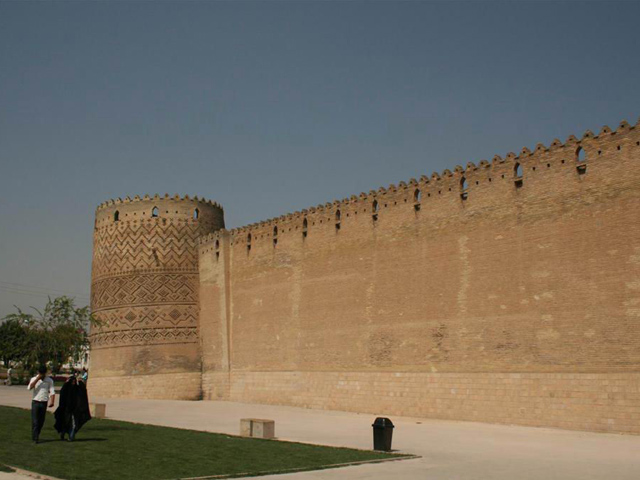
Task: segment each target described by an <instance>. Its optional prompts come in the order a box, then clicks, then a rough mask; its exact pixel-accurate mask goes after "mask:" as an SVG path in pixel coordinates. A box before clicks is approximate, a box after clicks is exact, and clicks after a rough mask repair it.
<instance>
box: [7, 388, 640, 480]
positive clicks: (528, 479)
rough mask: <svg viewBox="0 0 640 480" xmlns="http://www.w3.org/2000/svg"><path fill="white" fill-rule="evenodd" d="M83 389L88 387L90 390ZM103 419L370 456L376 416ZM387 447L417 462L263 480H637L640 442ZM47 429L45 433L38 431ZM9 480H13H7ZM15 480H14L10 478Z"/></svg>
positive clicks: (410, 428) (479, 436)
mask: <svg viewBox="0 0 640 480" xmlns="http://www.w3.org/2000/svg"><path fill="white" fill-rule="evenodd" d="M89 386H90V385H89ZM91 401H96V402H97V401H103V402H104V403H106V404H107V416H108V417H109V418H112V419H117V420H126V421H131V422H139V423H149V424H154V425H165V426H170V427H179V428H188V429H193V430H204V431H210V432H220V433H229V434H236V435H237V434H238V433H239V430H240V418H243V417H254V418H270V419H273V420H275V422H276V436H277V437H278V438H280V439H283V440H292V441H300V442H308V443H317V444H322V445H334V446H345V447H354V448H365V449H370V448H371V447H372V429H371V423H372V422H373V420H374V418H375V415H369V414H356V413H345V412H334V411H325V410H307V409H302V408H295V407H280V406H273V405H252V404H243V403H233V402H183V401H173V400H124V399H107V400H101V399H98V398H92V399H91ZM0 404H2V405H12V406H17V407H25V408H26V407H28V406H29V405H30V396H29V394H28V392H27V390H26V388H25V387H3V386H0ZM392 420H393V423H394V424H395V425H396V428H395V430H394V434H393V447H394V449H398V450H399V451H401V452H404V453H412V454H416V455H420V456H421V457H422V458H419V459H415V460H404V461H398V462H387V463H381V464H372V465H362V466H353V467H347V468H340V469H332V470H321V471H316V472H305V473H295V474H287V475H274V476H269V477H266V478H269V480H316V479H327V480H329V479H336V480H337V479H353V480H355V479H370V480H382V479H385V480H386V479H389V478H395V479H402V480H405V479H407V480H413V479H415V480H425V479H428V480H540V479H545V480H555V479H558V480H560V479H562V480H572V479H575V480H610V479H615V480H638V479H639V478H640V436H630V435H629V436H627V435H614V434H602V433H586V432H571V431H565V430H553V429H545V428H529V427H514V426H503V425H487V424H482V423H472V422H452V421H442V420H427V419H413V418H407V417H393V418H392ZM45 428H46V427H45ZM0 480H4V477H0ZM12 480H13V477H12ZM15 480H17V479H15Z"/></svg>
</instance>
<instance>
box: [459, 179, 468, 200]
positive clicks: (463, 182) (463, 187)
mask: <svg viewBox="0 0 640 480" xmlns="http://www.w3.org/2000/svg"><path fill="white" fill-rule="evenodd" d="M467 198H469V192H468V190H467V179H466V178H464V177H462V178H461V179H460V199H461V200H466V199H467Z"/></svg>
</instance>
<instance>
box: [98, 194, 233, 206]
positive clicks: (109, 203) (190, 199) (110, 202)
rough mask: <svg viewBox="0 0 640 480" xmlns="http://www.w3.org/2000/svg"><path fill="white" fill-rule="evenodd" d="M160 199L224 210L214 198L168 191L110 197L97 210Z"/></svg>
mask: <svg viewBox="0 0 640 480" xmlns="http://www.w3.org/2000/svg"><path fill="white" fill-rule="evenodd" d="M160 200H171V201H174V202H189V203H193V202H196V203H202V204H208V205H211V206H213V207H217V208H219V209H221V210H224V209H223V208H222V205H220V204H219V203H217V202H214V201H212V200H207V199H205V198H198V196H197V195H194V196H193V197H189V195H184V196H180V195H177V194H176V195H173V196H171V195H169V194H168V193H165V194H164V195H162V196H161V195H158V194H157V193H156V194H155V195H153V196H151V195H146V194H145V195H143V196H142V197H140V196H139V195H135V196H134V197H133V198H131V197H128V196H127V197H125V198H124V199H122V198H120V197H118V198H115V199H113V198H112V199H109V200H107V201H106V202H103V203H101V204H100V205H98V207H97V208H96V210H102V209H104V208H108V207H111V206H117V205H123V204H124V205H126V204H129V203H135V202H142V201H152V202H153V201H160Z"/></svg>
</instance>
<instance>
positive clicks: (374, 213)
mask: <svg viewBox="0 0 640 480" xmlns="http://www.w3.org/2000/svg"><path fill="white" fill-rule="evenodd" d="M371 218H373V221H374V222H375V221H377V220H378V201H377V200H374V201H373V208H372V210H371Z"/></svg>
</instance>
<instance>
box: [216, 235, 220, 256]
mask: <svg viewBox="0 0 640 480" xmlns="http://www.w3.org/2000/svg"><path fill="white" fill-rule="evenodd" d="M219 259H220V240H216V261H218V260H219Z"/></svg>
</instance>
